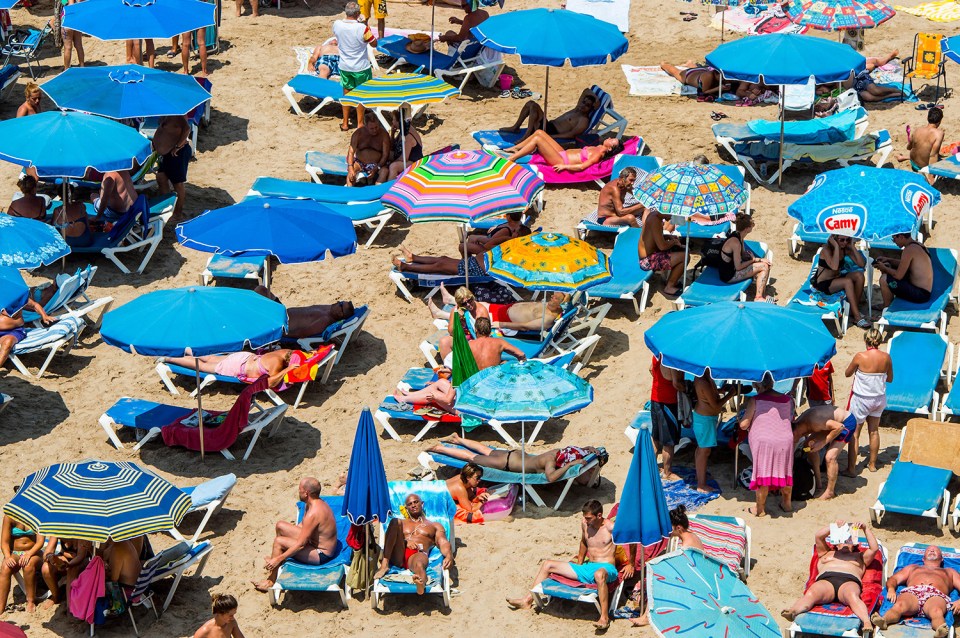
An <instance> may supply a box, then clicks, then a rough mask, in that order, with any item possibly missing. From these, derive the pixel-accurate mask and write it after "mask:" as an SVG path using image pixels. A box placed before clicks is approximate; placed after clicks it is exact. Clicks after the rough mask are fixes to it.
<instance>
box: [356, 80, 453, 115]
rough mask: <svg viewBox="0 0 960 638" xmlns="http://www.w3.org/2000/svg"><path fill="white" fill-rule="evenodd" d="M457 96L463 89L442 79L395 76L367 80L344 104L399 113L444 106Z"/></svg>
mask: <svg viewBox="0 0 960 638" xmlns="http://www.w3.org/2000/svg"><path fill="white" fill-rule="evenodd" d="M455 95H460V89H457V88H454V87H452V86H450V85H449V84H447V83H446V82H444V81H443V80H441V79H440V78H435V77H432V76H429V75H421V74H420V73H394V74H392V75H382V76H380V77H378V78H373V79H372V80H367V81H366V82H364V83H363V84H361V85H360V86H358V87H357V88H355V89H353V90H352V91H350V92H349V93H347V94H346V95H344V96H343V97H342V98H340V103H341V104H349V105H350V106H365V107H367V108H371V109H398V108H400V107H401V106H404V105H410V106H417V105H420V104H433V103H435V102H443V101H444V100H445V99H447V98H448V97H452V96H455Z"/></svg>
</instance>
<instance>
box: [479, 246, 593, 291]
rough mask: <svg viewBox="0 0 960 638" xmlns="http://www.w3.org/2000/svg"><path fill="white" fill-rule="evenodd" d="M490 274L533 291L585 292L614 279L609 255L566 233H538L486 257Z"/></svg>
mask: <svg viewBox="0 0 960 638" xmlns="http://www.w3.org/2000/svg"><path fill="white" fill-rule="evenodd" d="M483 259H484V263H485V264H486V267H487V274H489V275H490V276H491V277H493V278H494V279H498V280H500V281H504V282H507V283H509V284H512V285H515V286H521V287H523V288H527V289H529V290H561V291H567V292H569V291H574V290H583V289H584V288H589V287H590V286H596V285H597V284H602V283H604V282H605V281H609V280H610V279H611V277H612V275H611V274H610V269H609V267H608V266H607V256H606V255H605V254H603V253H602V252H600V251H599V250H597V249H596V248H594V247H593V246H591V245H590V244H588V243H587V242H585V241H581V240H579V239H574V238H572V237H568V236H567V235H564V234H562V233H534V234H532V235H527V236H526V237H517V238H516V239H511V240H509V241H506V242H504V243H502V244H500V245H499V246H496V247H494V249H493V250H491V251H489V252H487V253H485V254H484V255H483Z"/></svg>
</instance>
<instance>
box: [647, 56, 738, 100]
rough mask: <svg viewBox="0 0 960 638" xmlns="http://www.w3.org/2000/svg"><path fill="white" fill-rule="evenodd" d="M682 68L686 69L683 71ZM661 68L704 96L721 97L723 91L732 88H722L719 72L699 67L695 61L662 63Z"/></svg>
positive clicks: (727, 85) (724, 86)
mask: <svg viewBox="0 0 960 638" xmlns="http://www.w3.org/2000/svg"><path fill="white" fill-rule="evenodd" d="M680 67H686V68H683V69H681V68H680ZM660 68H661V69H663V70H664V71H665V72H666V73H667V74H669V75H672V76H673V77H674V78H676V79H677V81H678V82H679V83H680V84H684V85H686V86H692V87H693V88H695V89H697V91H698V92H699V93H702V94H704V95H709V94H710V93H715V94H716V95H717V96H718V97H719V96H720V93H721V91H722V90H723V89H728V90H729V88H730V85H729V84H724V85H722V86H721V83H720V72H719V71H717V70H716V69H714V68H711V67H709V66H698V65H697V63H696V61H694V60H687V61H686V62H684V63H683V64H680V65H673V64H670V63H669V62H661V63H660Z"/></svg>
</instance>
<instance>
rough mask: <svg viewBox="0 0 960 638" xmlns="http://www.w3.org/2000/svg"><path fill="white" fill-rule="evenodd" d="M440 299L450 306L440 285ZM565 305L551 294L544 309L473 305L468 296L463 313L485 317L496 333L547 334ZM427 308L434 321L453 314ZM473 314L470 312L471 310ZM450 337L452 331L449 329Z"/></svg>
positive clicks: (523, 304) (534, 304)
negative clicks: (536, 331) (498, 331)
mask: <svg viewBox="0 0 960 638" xmlns="http://www.w3.org/2000/svg"><path fill="white" fill-rule="evenodd" d="M440 292H441V299H442V301H443V303H444V304H452V303H454V297H452V296H451V295H450V293H448V292H447V291H446V290H445V289H444V288H443V284H440ZM567 301H568V297H567V295H566V294H565V293H562V292H559V291H554V292H552V293H550V296H549V297H547V303H546V306H544V304H543V302H540V301H517V302H514V303H508V304H498V303H488V302H486V301H477V300H476V299H475V298H474V297H473V296H472V295H471V297H470V300H469V301H468V303H469V304H470V305H469V306H467V310H468V311H469V312H470V313H471V314H472V315H474V316H475V317H489V318H490V321H491V322H492V323H491V325H492V327H493V328H497V329H500V330H530V331H533V330H541V329H543V330H549V329H550V328H552V327H553V324H554V323H555V322H556V320H557V319H559V318H560V316H561V315H563V304H564V303H566V302H567ZM427 308H429V310H430V314H431V316H432V317H433V318H434V319H446V320H447V321H449V320H450V318H452V316H453V312H454V311H456V308H454V310H452V311H450V312H449V313H447V312H444V310H443V309H442V308H440V307H439V306H437V304H435V303H433V300H432V299H428V300H427ZM475 309H476V310H477V312H474V310H475ZM449 332H450V333H451V334H452V333H453V330H452V329H449Z"/></svg>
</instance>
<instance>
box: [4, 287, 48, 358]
mask: <svg viewBox="0 0 960 638" xmlns="http://www.w3.org/2000/svg"><path fill="white" fill-rule="evenodd" d="M50 288H53V290H54V291H56V287H55V286H50ZM31 294H32V291H31ZM24 308H26V309H28V310H30V311H32V312H35V313H36V314H38V315H40V321H41V322H43V323H44V324H46V325H49V324H51V323H55V322H56V321H57V320H56V319H55V318H54V317H51V316H50V315H48V314H47V311H46V310H44V309H43V306H41V305H40V304H39V303H37V302H36V301H34V300H33V299H32V298H28V299H27V304H26V305H25V306H24ZM23 325H24V321H23V310H22V309H21V310H18V311H16V312H15V313H13V315H8V314H7V313H6V312H5V311H3V310H0V367H3V364H4V363H6V362H7V357H9V356H10V353H11V352H13V347H14V346H15V345H17V344H18V343H20V342H21V341H23V340H24V339H26V337H27V331H26V329H24V327H23Z"/></svg>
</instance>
